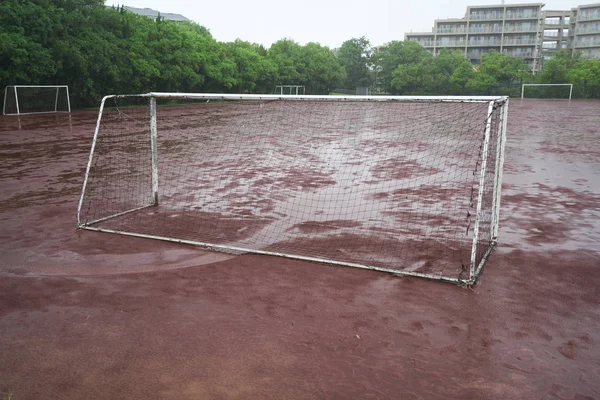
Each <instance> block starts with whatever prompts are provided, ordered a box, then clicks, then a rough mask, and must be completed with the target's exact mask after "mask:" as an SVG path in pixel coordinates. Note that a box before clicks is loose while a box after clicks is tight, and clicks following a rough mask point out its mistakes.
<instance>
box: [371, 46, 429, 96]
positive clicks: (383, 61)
mask: <svg viewBox="0 0 600 400" xmlns="http://www.w3.org/2000/svg"><path fill="white" fill-rule="evenodd" d="M430 58H431V53H429V52H428V51H427V50H426V49H425V48H424V47H423V46H421V45H420V44H419V43H417V42H415V41H410V40H406V41H391V42H389V43H386V44H385V45H383V46H380V47H378V48H377V49H375V51H374V53H373V62H374V64H375V68H374V70H375V73H376V77H375V80H376V86H378V87H380V88H381V89H383V90H384V91H386V92H388V93H392V94H396V92H397V89H396V87H395V86H394V85H392V79H393V77H392V73H393V72H394V70H395V69H396V68H398V66H399V65H401V64H402V65H404V64H418V63H420V62H424V61H427V60H429V59H430Z"/></svg>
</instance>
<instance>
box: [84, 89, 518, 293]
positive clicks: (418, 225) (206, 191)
mask: <svg viewBox="0 0 600 400" xmlns="http://www.w3.org/2000/svg"><path fill="white" fill-rule="evenodd" d="M212 100H218V101H212ZM174 101H177V103H176V104H177V105H173V102H174ZM167 103H169V104H170V106H169V107H161V105H163V104H167ZM140 105H142V107H140ZM130 106H135V107H130ZM507 109H508V99H507V98H504V97H474V98H466V97H445V98H442V97H383V96H377V97H367V98H359V100H357V98H353V97H343V96H284V97H281V96H278V95H220V94H176V93H173V94H169V93H149V94H145V95H138V96H107V97H106V98H105V99H104V100H103V101H102V104H101V108H100V115H99V118H98V124H97V126H96V131H95V135H94V139H93V143H92V149H91V153H90V157H89V163H88V167H87V171H86V174H85V179H84V184H83V189H82V193H81V198H80V202H79V207H78V212H77V221H78V226H79V227H80V228H85V229H91V230H97V231H105V232H111V233H120V234H126V235H133V236H141V237H146V238H154V239H163V240H168V241H174V242H178V243H189V244H195V245H200V246H206V247H208V248H210V249H213V250H222V251H230V252H234V253H239V252H251V253H258V254H267V255H277V256H287V257H292V258H298V259H303V260H311V261H320V262H325V263H330V264H338V265H346V266H352V267H359V268H367V269H374V270H379V271H386V272H392V273H395V274H400V275H412V276H421V277H426V278H433V279H440V280H445V281H450V282H455V283H461V284H464V283H466V284H470V283H473V282H474V281H475V279H476V277H477V275H478V274H479V271H480V270H481V268H482V266H483V265H484V263H485V260H486V259H487V257H488V256H489V254H490V252H491V251H492V248H493V247H494V245H495V243H496V240H497V235H498V210H499V201H500V189H501V180H502V165H503V159H504V154H503V153H504V150H503V149H504V141H505V131H506V118H507Z"/></svg>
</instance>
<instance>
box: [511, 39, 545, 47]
mask: <svg viewBox="0 0 600 400" xmlns="http://www.w3.org/2000/svg"><path fill="white" fill-rule="evenodd" d="M536 42H537V40H536V39H534V38H532V39H510V38H508V39H507V38H504V46H522V45H526V46H535V44H536Z"/></svg>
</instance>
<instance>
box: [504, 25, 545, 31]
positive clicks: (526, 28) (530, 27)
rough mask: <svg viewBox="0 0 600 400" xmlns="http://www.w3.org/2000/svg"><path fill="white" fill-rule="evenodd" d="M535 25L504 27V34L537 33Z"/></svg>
mask: <svg viewBox="0 0 600 400" xmlns="http://www.w3.org/2000/svg"><path fill="white" fill-rule="evenodd" d="M537 31H538V26H537V25H505V26H504V32H537Z"/></svg>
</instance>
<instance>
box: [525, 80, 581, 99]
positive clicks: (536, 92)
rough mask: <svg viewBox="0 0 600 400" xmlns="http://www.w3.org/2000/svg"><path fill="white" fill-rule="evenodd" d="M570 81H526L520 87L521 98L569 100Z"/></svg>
mask: <svg viewBox="0 0 600 400" xmlns="http://www.w3.org/2000/svg"><path fill="white" fill-rule="evenodd" d="M572 94H573V84H571V83H552V84H550V83H548V84H545V83H526V84H523V86H522V87H521V99H564V100H571V95H572Z"/></svg>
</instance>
